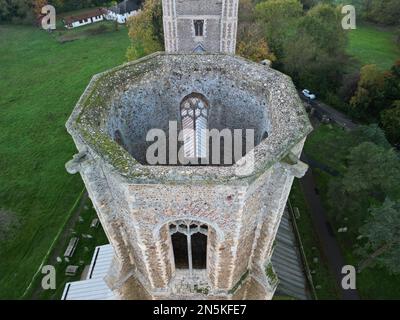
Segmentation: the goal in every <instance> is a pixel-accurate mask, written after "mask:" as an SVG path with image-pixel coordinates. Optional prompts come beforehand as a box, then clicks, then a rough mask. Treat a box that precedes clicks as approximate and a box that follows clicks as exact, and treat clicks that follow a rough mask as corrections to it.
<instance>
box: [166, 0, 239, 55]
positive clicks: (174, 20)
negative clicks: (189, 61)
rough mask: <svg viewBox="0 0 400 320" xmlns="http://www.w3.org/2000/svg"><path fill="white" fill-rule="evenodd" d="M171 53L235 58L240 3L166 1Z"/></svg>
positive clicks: (169, 50) (232, 1)
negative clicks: (196, 53) (203, 53)
mask: <svg viewBox="0 0 400 320" xmlns="http://www.w3.org/2000/svg"><path fill="white" fill-rule="evenodd" d="M162 4H163V13H164V15H163V20H164V21H163V22H164V38H165V51H166V52H167V53H176V52H181V53H192V52H203V51H206V52H221V53H229V54H234V53H235V48H236V32H237V20H238V18H237V16H238V14H237V13H238V6H239V0H162Z"/></svg>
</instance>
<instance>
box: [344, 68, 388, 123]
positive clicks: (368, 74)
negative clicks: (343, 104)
mask: <svg viewBox="0 0 400 320" xmlns="http://www.w3.org/2000/svg"><path fill="white" fill-rule="evenodd" d="M384 87H385V75H384V74H383V73H382V72H381V71H380V70H379V69H378V67H377V66H376V65H366V66H364V67H362V68H361V71H360V80H359V81H358V86H357V90H356V93H355V95H354V96H353V97H352V98H351V99H350V106H351V108H352V109H353V112H354V114H355V115H356V116H357V117H359V118H362V119H371V118H375V117H376V116H377V115H379V113H380V111H381V110H382V109H383V100H384Z"/></svg>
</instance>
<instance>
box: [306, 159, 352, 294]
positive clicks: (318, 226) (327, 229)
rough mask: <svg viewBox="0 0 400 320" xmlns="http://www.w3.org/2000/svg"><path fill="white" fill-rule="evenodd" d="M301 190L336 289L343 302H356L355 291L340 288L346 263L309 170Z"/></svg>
mask: <svg viewBox="0 0 400 320" xmlns="http://www.w3.org/2000/svg"><path fill="white" fill-rule="evenodd" d="M301 160H302V161H304V162H306V163H307V158H306V157H305V155H304V154H303V155H302V156H301ZM300 184H301V188H302V191H303V194H304V196H305V199H306V202H307V204H308V207H309V209H310V214H311V219H312V221H313V224H314V229H315V230H316V233H317V235H318V238H319V241H320V243H321V247H322V252H323V254H324V256H325V258H326V260H327V262H328V265H329V268H330V269H331V271H332V273H333V274H334V275H335V278H336V281H337V283H338V287H339V289H340V291H341V297H342V299H344V300H358V299H360V297H359V295H358V292H357V290H344V289H343V288H342V285H341V282H342V278H343V275H342V273H341V272H342V267H343V266H344V265H346V262H345V260H344V258H343V256H342V253H341V251H340V248H339V245H338V243H337V241H336V238H335V236H334V232H333V230H332V227H331V226H330V224H329V220H328V217H327V214H326V211H325V209H324V207H323V206H322V202H321V199H320V197H319V195H318V194H317V192H316V188H317V187H316V184H315V181H314V176H313V174H312V170H311V169H309V170H308V171H307V173H306V175H305V176H304V177H303V178H302V179H301V180H300Z"/></svg>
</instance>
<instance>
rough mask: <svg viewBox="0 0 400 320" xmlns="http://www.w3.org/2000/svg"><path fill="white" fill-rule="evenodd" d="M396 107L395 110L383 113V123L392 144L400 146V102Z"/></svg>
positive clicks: (399, 101)
mask: <svg viewBox="0 0 400 320" xmlns="http://www.w3.org/2000/svg"><path fill="white" fill-rule="evenodd" d="M394 105H395V107H394V108H392V109H388V110H384V111H383V112H382V113H381V123H382V127H383V129H384V130H385V132H386V134H387V136H388V139H389V140H390V142H392V143H393V144H400V100H398V101H397V102H395V104H394Z"/></svg>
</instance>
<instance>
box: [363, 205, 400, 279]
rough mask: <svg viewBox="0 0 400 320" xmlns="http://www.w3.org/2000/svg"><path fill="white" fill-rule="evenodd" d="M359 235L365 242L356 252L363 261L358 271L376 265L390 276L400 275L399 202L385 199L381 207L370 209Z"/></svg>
mask: <svg viewBox="0 0 400 320" xmlns="http://www.w3.org/2000/svg"><path fill="white" fill-rule="evenodd" d="M360 233H361V235H362V236H363V237H364V238H365V239H366V242H365V244H364V245H363V246H362V247H361V248H360V249H359V250H358V254H359V255H360V256H361V257H363V258H364V259H365V260H364V261H363V262H362V263H361V264H360V265H359V268H358V269H359V271H362V270H363V269H364V268H366V267H368V266H370V265H372V264H373V263H377V264H378V265H380V266H383V267H385V268H387V269H388V270H389V272H390V273H392V274H396V273H397V274H398V273H400V201H398V200H397V201H392V200H390V199H389V198H387V199H386V200H385V202H384V203H383V204H382V205H381V206H379V207H372V208H370V209H369V216H368V219H367V221H366V223H365V224H364V225H363V226H362V227H361V228H360Z"/></svg>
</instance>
